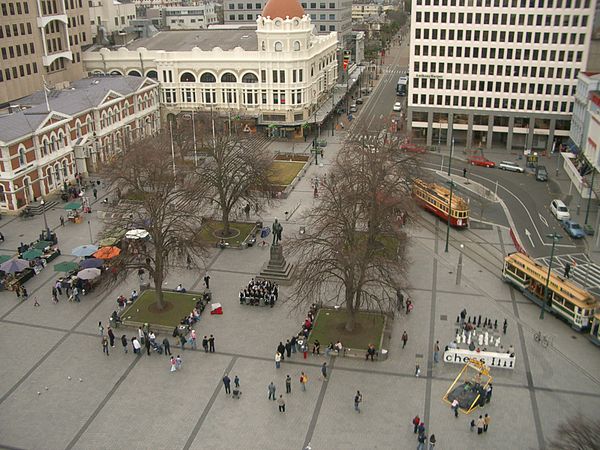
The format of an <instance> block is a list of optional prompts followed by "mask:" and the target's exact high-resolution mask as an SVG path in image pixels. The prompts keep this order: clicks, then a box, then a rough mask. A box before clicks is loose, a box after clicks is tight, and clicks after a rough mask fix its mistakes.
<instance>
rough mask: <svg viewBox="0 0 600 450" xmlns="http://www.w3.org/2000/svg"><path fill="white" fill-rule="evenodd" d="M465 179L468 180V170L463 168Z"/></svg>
mask: <svg viewBox="0 0 600 450" xmlns="http://www.w3.org/2000/svg"><path fill="white" fill-rule="evenodd" d="M463 178H467V168H466V167H463Z"/></svg>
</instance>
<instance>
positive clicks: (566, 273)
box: [563, 263, 571, 278]
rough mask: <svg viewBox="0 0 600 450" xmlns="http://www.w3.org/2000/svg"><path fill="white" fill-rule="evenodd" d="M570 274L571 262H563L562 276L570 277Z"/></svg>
mask: <svg viewBox="0 0 600 450" xmlns="http://www.w3.org/2000/svg"><path fill="white" fill-rule="evenodd" d="M570 274H571V263H566V264H565V271H564V273H563V277H565V278H571V277H570Z"/></svg>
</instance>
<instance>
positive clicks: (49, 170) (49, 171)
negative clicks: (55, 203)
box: [46, 167, 54, 187]
mask: <svg viewBox="0 0 600 450" xmlns="http://www.w3.org/2000/svg"><path fill="white" fill-rule="evenodd" d="M46 178H47V180H48V187H51V186H54V177H53V176H52V168H51V167H48V168H47V169H46Z"/></svg>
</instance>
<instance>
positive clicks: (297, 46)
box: [294, 41, 300, 52]
mask: <svg viewBox="0 0 600 450" xmlns="http://www.w3.org/2000/svg"><path fill="white" fill-rule="evenodd" d="M294 51H295V52H299V51H300V41H294Z"/></svg>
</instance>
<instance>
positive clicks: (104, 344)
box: [102, 336, 109, 356]
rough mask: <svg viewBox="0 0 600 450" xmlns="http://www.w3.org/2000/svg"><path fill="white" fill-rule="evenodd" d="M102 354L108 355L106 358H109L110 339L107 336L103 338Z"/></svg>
mask: <svg viewBox="0 0 600 450" xmlns="http://www.w3.org/2000/svg"><path fill="white" fill-rule="evenodd" d="M102 352H103V353H106V356H109V353H108V339H107V338H106V336H102Z"/></svg>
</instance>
